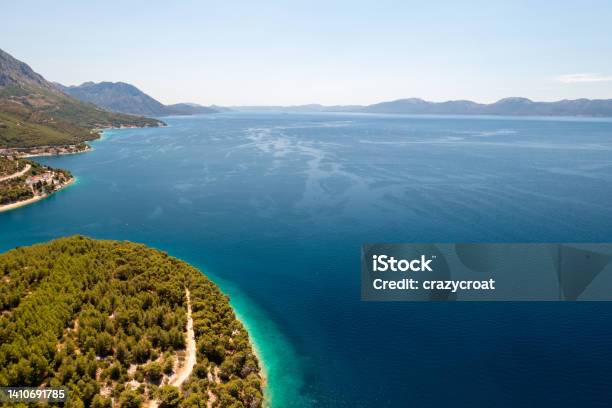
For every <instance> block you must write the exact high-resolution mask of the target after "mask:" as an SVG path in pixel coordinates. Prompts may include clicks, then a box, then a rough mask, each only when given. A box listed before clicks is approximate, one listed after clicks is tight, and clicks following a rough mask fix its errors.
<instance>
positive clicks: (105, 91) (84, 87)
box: [56, 82, 217, 116]
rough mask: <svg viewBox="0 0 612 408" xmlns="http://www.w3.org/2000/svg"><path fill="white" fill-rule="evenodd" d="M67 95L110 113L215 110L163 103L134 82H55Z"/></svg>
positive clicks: (182, 112) (165, 113)
mask: <svg viewBox="0 0 612 408" xmlns="http://www.w3.org/2000/svg"><path fill="white" fill-rule="evenodd" d="M56 86H58V87H59V88H60V89H61V90H62V91H64V92H66V93H67V94H69V95H70V96H72V97H74V98H76V99H78V100H81V101H84V102H89V103H93V104H95V105H97V106H100V107H102V108H104V109H107V110H109V111H113V112H123V113H129V114H134V115H148V116H169V115H196V114H201V113H215V112H217V111H216V110H214V109H211V108H207V107H205V106H200V105H197V104H190V103H177V104H174V105H164V104H162V103H161V102H159V101H157V100H155V99H153V98H152V97H150V96H149V95H147V94H146V93H144V92H142V91H141V90H140V89H138V88H136V87H135V86H134V85H130V84H126V83H125V82H99V83H94V82H85V83H83V84H81V85H73V86H63V85H60V84H56Z"/></svg>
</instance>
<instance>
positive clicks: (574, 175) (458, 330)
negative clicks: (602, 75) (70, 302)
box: [0, 114, 612, 407]
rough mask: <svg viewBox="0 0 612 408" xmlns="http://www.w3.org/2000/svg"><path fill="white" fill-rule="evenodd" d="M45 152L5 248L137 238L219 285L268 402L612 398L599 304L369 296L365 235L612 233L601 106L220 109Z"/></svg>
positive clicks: (464, 237)
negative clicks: (568, 109) (514, 113)
mask: <svg viewBox="0 0 612 408" xmlns="http://www.w3.org/2000/svg"><path fill="white" fill-rule="evenodd" d="M167 122H168V124H169V125H170V126H169V127H168V128H161V129H133V130H116V131H109V132H107V133H106V135H105V138H104V139H103V140H101V141H98V142H95V143H94V144H93V146H94V148H95V150H94V151H93V152H91V153H88V154H83V155H77V156H65V157H58V158H44V159H43V158H41V159H40V161H41V162H45V163H48V164H51V165H53V166H57V167H63V168H67V169H69V170H71V171H72V172H73V173H74V174H75V175H76V176H77V177H78V179H79V181H78V183H77V184H76V185H74V186H72V187H70V188H68V189H66V190H64V191H62V192H60V193H58V194H56V195H54V196H52V197H50V198H49V199H47V200H44V201H41V202H39V203H36V204H34V205H32V206H29V207H26V208H21V209H19V210H16V211H11V212H8V213H1V214H0V231H1V232H0V250H2V251H4V250H8V249H10V248H13V247H15V246H18V245H28V244H31V243H34V242H40V241H46V240H49V239H51V238H55V237H59V236H65V235H72V234H76V233H79V234H84V235H88V236H92V237H98V238H111V239H127V240H132V241H138V242H144V243H147V244H150V245H153V246H155V247H157V248H161V249H163V250H166V251H168V252H169V253H170V254H172V255H175V256H178V257H180V258H182V259H184V260H186V261H188V262H190V263H192V264H194V265H196V266H198V267H200V268H202V270H203V271H205V273H208V274H210V275H211V276H212V277H213V279H214V280H215V281H216V282H217V283H219V284H220V286H221V287H222V289H223V290H224V291H226V292H227V293H229V294H230V296H231V297H232V303H233V305H234V306H235V308H236V310H237V312H238V314H239V315H240V317H241V318H242V319H243V320H244V321H245V323H246V324H247V326H248V328H249V330H250V332H251V335H252V336H253V338H254V340H255V343H256V347H257V349H258V353H259V354H260V355H261V356H262V357H263V360H264V362H265V366H266V370H267V375H268V377H269V396H270V398H271V400H272V403H273V405H274V406H277V407H291V406H323V407H387V406H388V407H397V406H414V407H442V406H455V407H464V406H465V407H475V406H476V407H481V406H482V407H590V406H602V407H603V406H605V407H608V406H610V405H611V402H610V399H611V397H610V394H611V391H612V304H610V303H485V302H480V303H468V302H466V303H366V302H361V301H360V288H359V284H360V278H359V273H360V269H359V260H360V245H361V244H362V243H369V242H413V241H416V242H455V241H462V242H466V241H472V242H551V241H552V242H559V241H566V242H597V241H607V242H610V241H612V206H611V204H612V122H611V121H604V120H567V119H565V120H564V119H544V118H533V119H516V118H474V117H471V118H456V117H455V118H453V117H414V116H413V117H409V116H383V115H340V114H338V115H335V114H326V115H314V114H311V115H306V114H301V115H297V114H295V115H294V114H220V115H214V116H204V117H186V118H168V119H167Z"/></svg>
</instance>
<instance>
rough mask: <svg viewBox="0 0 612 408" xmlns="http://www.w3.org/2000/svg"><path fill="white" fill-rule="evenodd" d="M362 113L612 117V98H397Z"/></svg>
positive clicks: (375, 105)
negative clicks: (490, 100) (486, 101)
mask: <svg viewBox="0 0 612 408" xmlns="http://www.w3.org/2000/svg"><path fill="white" fill-rule="evenodd" d="M359 112H367V113H403V114H424V115H503V116H592V117H612V99H599V100H592V99H576V100H562V101H558V102H534V101H532V100H530V99H527V98H516V97H515V98H505V99H501V100H499V101H497V102H495V103H491V104H482V103H476V102H472V101H447V102H427V101H424V100H422V99H416V98H411V99H398V100H396V101H391V102H382V103H377V104H374V105H368V106H364V107H363V108H361V109H359Z"/></svg>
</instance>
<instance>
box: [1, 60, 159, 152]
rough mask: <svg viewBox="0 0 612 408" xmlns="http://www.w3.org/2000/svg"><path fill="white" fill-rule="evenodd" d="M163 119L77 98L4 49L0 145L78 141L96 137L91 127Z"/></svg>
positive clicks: (148, 123) (155, 122)
mask: <svg viewBox="0 0 612 408" xmlns="http://www.w3.org/2000/svg"><path fill="white" fill-rule="evenodd" d="M163 124H164V123H163V122H161V121H159V120H156V119H149V118H145V117H138V116H132V115H125V114H119V113H112V112H107V111H105V110H103V109H101V108H99V107H97V106H95V105H92V104H89V103H83V102H81V101H79V100H76V99H74V98H72V97H70V96H69V95H66V94H65V93H64V92H62V91H61V90H59V89H58V88H57V87H56V86H55V85H54V84H52V83H51V82H49V81H47V80H46V79H45V78H43V77H42V76H41V75H40V74H38V73H36V72H35V71H34V70H33V69H32V68H31V67H30V66H29V65H27V64H26V63H24V62H22V61H19V60H17V59H15V58H14V57H12V56H11V55H10V54H8V53H6V52H4V51H3V50H0V148H13V147H34V146H48V145H68V144H79V143H82V142H84V141H87V140H93V139H96V138H97V137H98V133H97V132H95V131H92V129H97V128H104V127H120V126H134V127H137V126H138V127H140V126H160V125H163Z"/></svg>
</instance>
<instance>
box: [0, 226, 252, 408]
mask: <svg viewBox="0 0 612 408" xmlns="http://www.w3.org/2000/svg"><path fill="white" fill-rule="evenodd" d="M0 280H1V281H2V285H0V340H1V342H0V344H1V346H0V386H17V385H21V386H41V385H46V386H65V387H67V388H68V389H69V394H70V400H69V402H68V404H67V405H66V406H67V407H79V406H80V407H82V406H83V405H84V406H94V407H109V408H110V407H111V406H121V407H139V406H141V405H144V404H151V405H150V406H155V404H154V403H153V400H154V401H156V402H157V403H158V404H159V406H160V407H179V406H180V407H195V406H200V407H204V406H207V403H211V404H212V403H215V405H214V406H221V407H229V406H236V407H238V406H240V407H243V406H244V407H260V406H261V405H262V385H261V384H262V383H261V377H260V375H259V364H258V361H257V359H256V357H255V355H254V354H253V350H252V348H251V345H250V342H249V338H248V334H247V332H246V330H245V328H244V327H243V326H242V324H241V323H240V322H239V321H238V320H237V319H236V317H235V315H234V313H233V310H232V308H231V307H230V305H229V303H228V298H227V297H226V296H224V295H223V294H222V293H221V292H220V291H219V289H218V288H217V287H216V286H215V285H214V284H213V283H212V282H211V281H210V280H208V279H207V278H206V277H205V276H204V275H202V274H201V273H200V272H199V271H198V270H196V269H194V268H192V267H191V266H189V265H188V264H186V263H184V262H182V261H180V260H178V259H175V258H172V257H170V256H168V255H166V254H165V253H162V252H159V251H157V250H153V249H150V248H147V247H145V246H144V245H139V244H133V243H129V242H116V241H96V240H92V239H88V238H84V237H80V236H75V237H71V238H64V239H59V240H55V241H51V242H50V243H46V244H38V245H34V246H31V247H26V248H17V249H14V250H12V251H9V252H7V253H5V254H2V255H0ZM191 336H193V338H194V339H195V344H194V345H191V344H190V342H191ZM190 353H194V359H193V360H191V358H190ZM192 364H193V365H192ZM186 367H187V368H189V370H185V368H186ZM169 384H174V386H173V385H169Z"/></svg>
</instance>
